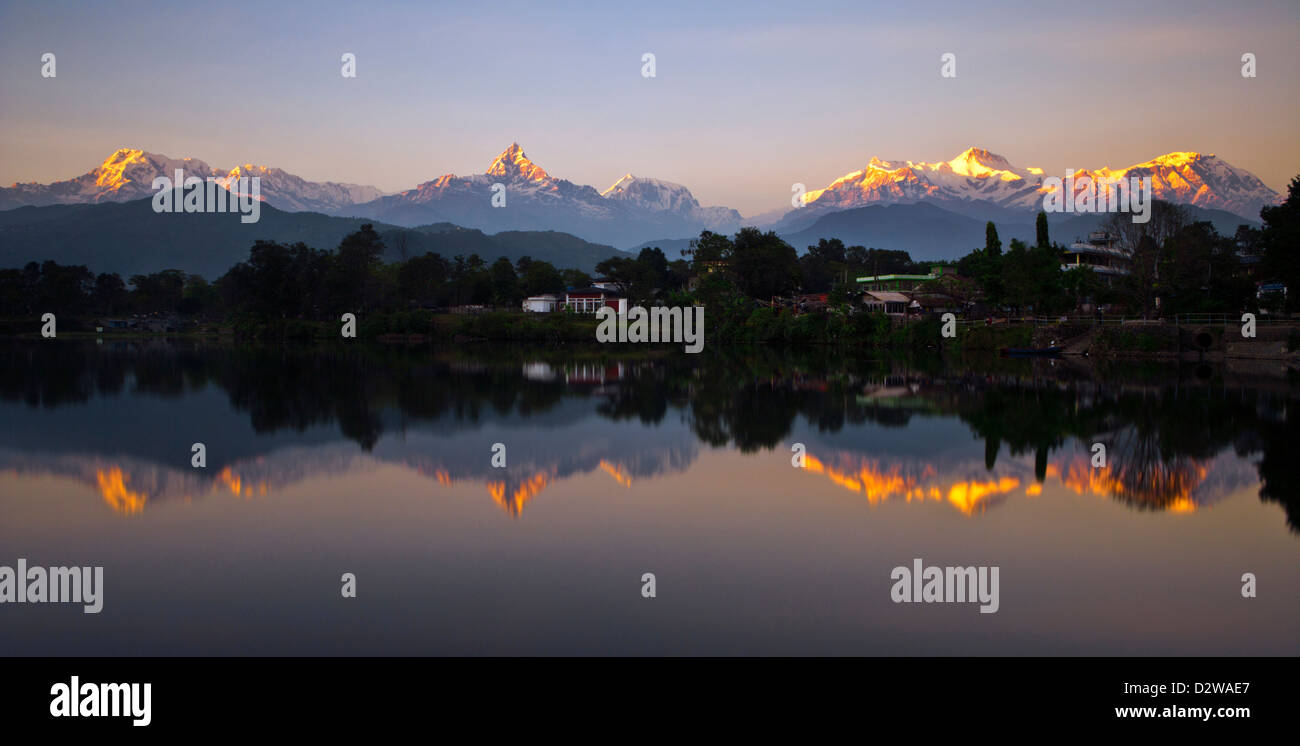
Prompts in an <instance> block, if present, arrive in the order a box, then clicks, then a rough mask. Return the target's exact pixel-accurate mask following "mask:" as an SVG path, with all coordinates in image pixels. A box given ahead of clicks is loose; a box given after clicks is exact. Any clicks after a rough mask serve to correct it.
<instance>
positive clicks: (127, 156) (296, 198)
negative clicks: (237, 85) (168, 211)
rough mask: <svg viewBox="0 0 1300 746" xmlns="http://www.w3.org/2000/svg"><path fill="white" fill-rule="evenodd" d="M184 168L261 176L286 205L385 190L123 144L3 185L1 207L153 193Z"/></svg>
mask: <svg viewBox="0 0 1300 746" xmlns="http://www.w3.org/2000/svg"><path fill="white" fill-rule="evenodd" d="M177 169H181V170H182V171H183V172H184V175H185V178H189V177H191V176H195V177H198V178H201V179H206V178H209V177H211V178H214V179H216V180H217V181H219V182H220V183H221V184H222V185H223V186H226V187H227V188H229V187H230V184H231V182H232V181H233V180H234V179H237V178H238V177H240V176H257V177H260V179H261V183H260V184H259V188H260V193H261V197H262V199H263V200H265V201H266V202H268V203H270V204H271V205H274V206H275V207H278V208H281V209H284V210H293V211H299V212H301V211H304V210H311V211H319V212H329V211H335V210H339V209H342V208H345V207H347V206H350V205H353V204H356V203H358V202H368V201H370V200H373V199H376V198H378V197H380V196H382V195H383V192H380V191H379V190H378V189H376V188H375V187H372V186H361V185H358V184H339V183H335V182H313V181H307V180H306V179H303V178H301V177H299V176H295V175H293V174H291V173H288V172H286V171H284V170H283V169H278V168H268V167H266V166H254V165H252V164H246V165H244V166H237V167H235V168H234V169H231V170H230V171H221V170H218V169H214V168H212V167H211V166H209V165H208V164H207V163H205V162H203V161H200V160H197V159H194V158H179V159H178V158H169V157H167V156H165V155H158V154H157V153H149V152H146V151H144V150H139V149H133V148H120V149H118V150H116V151H114V152H113V154H112V155H110V156H109V157H108V158H107V159H105V160H104V162H103V163H101V164H100V165H99V166H96V167H95V168H94V169H93V170H91V171H90V172H89V173H85V174H82V175H81V176H78V177H76V178H74V179H68V180H66V181H56V182H54V183H53V184H37V183H27V184H14V185H13V186H11V187H0V209H10V208H13V207H22V206H25V205H32V206H36V207H41V206H44V205H61V204H82V203H93V202H127V201H130V200H135V199H143V198H145V197H149V196H152V195H153V193H154V189H153V180H154V177H157V176H166V177H167V178H169V179H171V178H173V177H174V176H175V173H176V170H177Z"/></svg>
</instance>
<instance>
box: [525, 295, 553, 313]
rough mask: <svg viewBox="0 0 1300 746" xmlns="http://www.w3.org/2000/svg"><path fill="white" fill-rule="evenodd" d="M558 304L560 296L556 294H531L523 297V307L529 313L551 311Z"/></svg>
mask: <svg viewBox="0 0 1300 746" xmlns="http://www.w3.org/2000/svg"><path fill="white" fill-rule="evenodd" d="M559 305H560V298H559V296H556V295H533V296H530V297H528V298H524V302H523V307H524V310H525V311H528V312H530V313H551V312H552V311H554V310H555V309H556V308H558V307H559Z"/></svg>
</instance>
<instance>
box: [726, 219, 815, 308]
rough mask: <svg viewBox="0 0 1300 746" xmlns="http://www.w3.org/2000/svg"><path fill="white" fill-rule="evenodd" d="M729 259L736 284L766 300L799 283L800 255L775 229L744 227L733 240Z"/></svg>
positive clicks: (790, 290) (741, 289)
mask: <svg viewBox="0 0 1300 746" xmlns="http://www.w3.org/2000/svg"><path fill="white" fill-rule="evenodd" d="M729 261H730V266H729V269H730V271H731V274H732V276H733V277H734V278H735V281H736V285H737V287H739V288H740V291H741V292H743V293H744V294H745V295H748V296H749V297H751V298H756V299H759V300H767V299H768V298H770V297H774V296H780V295H787V294H789V293H791V292H793V291H795V290H797V289H798V287H799V282H800V279H801V278H800V271H799V257H798V255H797V254H796V252H795V250H794V247H793V246H791V245H790V244H788V243H786V242H785V241H784V240H782V239H781V237H780V236H778V235H776V233H775V232H774V231H768V232H766V233H763V232H761V231H759V230H758V229H757V228H741V229H740V231H739V232H737V233H736V236H735V239H734V240H733V242H732V249H731V257H730V260H729Z"/></svg>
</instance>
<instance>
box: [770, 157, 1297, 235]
mask: <svg viewBox="0 0 1300 746" xmlns="http://www.w3.org/2000/svg"><path fill="white" fill-rule="evenodd" d="M1073 172H1074V176H1075V179H1076V182H1077V181H1078V179H1081V178H1082V177H1085V176H1086V177H1089V178H1091V179H1094V180H1095V179H1098V178H1124V179H1128V178H1130V177H1148V178H1150V179H1151V184H1152V193H1153V195H1154V196H1155V198H1156V199H1161V200H1165V201H1167V202H1177V203H1182V204H1187V205H1193V206H1196V207H1200V208H1204V209H1211V210H1223V211H1226V212H1230V213H1234V214H1236V215H1239V216H1241V217H1244V218H1246V219H1247V220H1248V221H1252V222H1257V221H1258V219H1259V211H1260V209H1261V208H1263V207H1266V206H1269V205H1274V204H1277V202H1278V200H1279V195H1278V193H1277V192H1275V191H1274V190H1272V189H1270V188H1269V187H1268V186H1267V185H1265V184H1264V182H1262V181H1260V180H1259V178H1258V177H1256V176H1255V175H1254V174H1252V173H1250V172H1249V171H1246V170H1245V169H1241V168H1237V167H1236V166H1233V165H1232V164H1230V163H1228V162H1227V161H1224V160H1223V159H1221V158H1219V157H1217V156H1215V155H1213V154H1211V155H1203V154H1201V153H1188V152H1175V153H1167V154H1165V155H1162V156H1160V157H1158V158H1153V159H1152V160H1149V161H1146V162H1144V163H1138V164H1135V165H1132V166H1128V167H1126V168H1119V169H1111V168H1104V167H1103V168H1097V169H1087V168H1078V169H1073ZM1048 176H1049V175H1048V174H1044V172H1043V169H1041V168H1032V167H1030V168H1018V167H1016V166H1014V165H1012V164H1011V162H1010V161H1008V160H1007V159H1006V158H1005V157H1003V156H1001V155H998V154H996V153H991V152H989V151H987V150H984V149H982V148H968V149H967V150H965V151H963V152H962V153H960V154H958V155H957V156H956V157H955V158H953V159H952V160H949V161H940V162H937V163H925V162H914V161H883V160H880V159H879V158H872V159H871V161H870V162H869V163H868V164H867V165H866V166H865V167H863V168H861V169H858V170H856V171H852V172H850V173H848V174H845V175H844V176H841V177H840V178H838V179H836V180H835V181H833V182H831V183H830V184H829V185H828V186H826V187H825V188H823V189H815V190H812V191H809V192H807V193H806V194H805V195H804V199H803V205H802V207H800V208H797V209H795V210H791V211H790V212H788V213H786V214H785V216H783V217H782V218H781V219H780V220H779V221H777V223H776V224H775V226H774V228H775V229H776V230H777V231H778V232H781V233H786V232H794V231H798V230H800V229H802V228H804V227H807V226H809V225H811V224H812V223H813V222H814V221H816V220H817V218H819V217H821V216H823V215H826V214H828V213H832V212H836V211H840V210H848V209H853V208H858V207H867V206H871V205H894V204H915V203H917V202H929V203H931V204H935V205H938V206H939V207H943V208H944V209H946V210H949V211H951V212H956V213H959V214H962V215H967V216H970V217H973V218H977V219H981V220H994V221H997V220H1007V219H1008V218H1013V217H1014V216H1017V215H1019V216H1024V215H1030V216H1032V215H1033V214H1034V213H1036V212H1038V210H1040V209H1042V205H1043V196H1044V194H1046V193H1047V192H1049V191H1050V187H1048V186H1045V185H1044V179H1046V178H1048ZM1055 176H1056V177H1057V178H1061V179H1063V178H1065V176H1066V174H1064V173H1062V174H1055Z"/></svg>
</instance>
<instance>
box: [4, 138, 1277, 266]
mask: <svg viewBox="0 0 1300 746" xmlns="http://www.w3.org/2000/svg"><path fill="white" fill-rule="evenodd" d="M177 169H179V170H181V171H183V172H184V175H185V176H187V177H188V176H197V177H199V178H212V179H214V180H216V181H217V182H218V183H220V184H221V185H223V186H224V187H226V188H232V187H233V186H234V183H235V181H234V180H235V179H238V178H239V177H241V176H258V177H259V178H260V180H261V183H260V190H261V197H262V199H263V201H264V203H265V204H264V209H266V208H267V207H270V208H272V210H271V211H269V216H268V213H267V212H264V213H263V217H262V220H263V221H266V220H268V219H269V220H270V221H271V222H270V223H268V224H267V225H265V226H262V227H261V228H260V229H256V230H251V231H238V230H233V229H231V228H229V227H226V226H225V221H221V220H215V221H214V220H213V218H214V217H216V216H202V218H203V220H205V221H207V222H205V223H204V225H207V224H208V223H211V224H212V226H221V227H218V228H215V231H216V232H215V233H214V234H212V235H206V234H205V235H198V234H199V231H188V230H185V229H179V232H176V231H174V230H173V227H175V226H173V225H172V224H171V223H167V222H166V221H165V219H166V218H169V217H171V216H152V215H151V214H150V213H149V212H147V211H146V210H144V209H138V208H135V209H132V208H128V209H125V210H117V211H114V210H99V211H95V210H91V211H85V210H76V209H69V208H74V207H77V206H82V207H86V206H96V207H108V206H110V205H115V204H117V205H120V203H131V202H132V201H138V200H144V199H145V198H147V197H150V196H152V194H153V189H152V183H153V179H154V177H156V176H167V177H172V176H173V174H174V172H175V171H176V170H177ZM1076 174H1077V175H1078V176H1091V177H1093V178H1098V177H1110V178H1116V177H1121V178H1122V177H1130V176H1145V177H1150V178H1151V179H1152V183H1153V191H1154V195H1155V197H1156V198H1158V199H1164V200H1168V201H1171V202H1178V203H1182V204H1186V205H1189V206H1191V208H1192V209H1193V210H1194V212H1195V215H1196V216H1197V217H1198V219H1208V220H1212V221H1213V222H1214V223H1215V225H1216V227H1218V228H1219V230H1220V232H1225V233H1231V232H1232V231H1233V230H1235V226H1236V225H1237V224H1240V223H1257V222H1258V214H1259V210H1260V208H1262V207H1264V206H1267V205H1272V204H1276V203H1278V201H1279V200H1280V196H1279V195H1278V193H1277V192H1275V191H1274V190H1272V189H1270V188H1269V187H1268V186H1266V185H1265V184H1264V183H1263V182H1261V181H1260V180H1259V179H1258V178H1257V177H1255V176H1254V175H1253V174H1251V173H1250V172H1248V171H1246V170H1244V169H1240V168H1237V167H1235V166H1233V165H1231V164H1229V163H1227V162H1226V161H1224V160H1223V159H1221V158H1218V157H1217V156H1215V155H1212V154H1211V155H1205V154H1200V153H1194V152H1173V153H1168V154H1165V155H1162V156H1159V157H1157V158H1154V159H1151V160H1149V161H1145V162H1143V163H1138V164H1135V165H1132V166H1128V167H1125V168H1119V169H1111V168H1104V167H1103V168H1095V169H1082V168H1081V169H1077V170H1076ZM1047 176H1048V175H1047V174H1045V173H1044V171H1043V169H1040V168H1032V167H1029V168H1021V167H1018V166H1016V165H1014V164H1012V163H1011V162H1010V161H1009V160H1008V159H1007V158H1005V157H1004V156H1001V155H998V154H996V153H992V152H990V151H988V150H986V149H982V148H968V149H967V150H965V151H963V152H962V153H960V154H958V155H957V156H956V157H954V158H953V159H951V160H948V161H938V162H924V161H902V160H889V161H886V160H881V159H879V158H872V159H870V161H869V162H868V163H867V165H866V166H865V167H863V168H860V169H857V170H854V171H851V172H849V173H847V174H845V175H844V176H842V177H840V178H838V179H835V180H834V181H832V182H831V183H830V184H828V185H827V186H825V187H823V188H821V189H815V190H812V191H809V192H807V193H806V194H805V195H804V197H803V202H802V206H800V207H799V208H796V209H788V210H772V211H767V212H765V213H762V214H760V215H755V216H752V217H751V218H749V219H745V218H742V217H741V215H740V213H739V212H737V211H736V210H733V209H730V208H726V207H706V206H702V205H701V204H700V203H699V201H698V200H697V199H696V198H695V196H694V195H693V194H692V193H691V191H690V190H689V189H688V188H687V187H685V186H682V185H681V184H676V183H673V182H670V181H665V180H662V179H655V178H644V177H637V176H633V175H632V174H627V175H625V176H623V177H622V178H620V179H619V180H618V181H616V182H615V183H614V184H613V185H611V186H610V187H609V188H607V189H605V190H604V191H597V190H596V189H595V188H594V187H591V186H586V185H580V184H576V183H574V182H571V181H568V180H565V179H560V178H556V177H553V176H551V175H550V174H549V173H548V172H547V171H546V170H545V169H544V168H542V167H541V166H540V165H538V164H536V163H534V162H533V161H531V160H530V159H529V158H528V157H527V155H526V154H525V153H524V150H523V148H522V147H520V146H519V144H518V143H513V144H511V145H510V147H508V148H506V149H505V150H504V151H503V152H502V153H501V154H500V155H498V156H497V157H496V158H495V159H494V160H493V161H492V162H491V164H490V165H489V166H488V168H487V170H486V171H485V172H484V173H482V174H472V175H469V176H457V175H455V174H444V175H442V176H439V177H438V178H436V179H433V180H431V181H427V182H424V183H422V184H420V185H418V186H416V187H414V188H412V189H408V190H405V191H401V192H397V193H392V194H385V193H384V192H382V191H381V190H379V189H377V188H376V187H373V186H364V185H359V184H352V183H344V182H313V181H309V180H307V179H303V178H302V177H299V176H296V175H294V174H291V173H288V172H286V171H284V170H283V169H279V168H273V167H269V166H260V165H253V164H244V165H239V166H235V167H234V168H230V169H215V168H212V167H211V166H209V165H208V164H207V163H205V162H203V161H200V160H197V159H193V158H185V159H174V158H170V157H167V156H163V155H158V154H155V153H149V152H146V151H144V150H140V149H131V148H123V149H119V150H117V151H115V152H114V153H112V154H111V155H110V156H109V157H108V158H107V159H106V160H105V161H104V162H103V163H101V164H100V165H99V166H97V167H95V168H94V169H92V170H91V171H89V172H87V173H86V174H83V175H81V176H78V177H76V178H73V179H69V180H66V181H58V182H54V183H52V184H35V183H25V184H14V185H13V186H11V187H6V188H0V211H3V212H0V260H3V261H4V262H6V263H7V266H13V264H12V263H13V262H15V261H18V260H20V259H22V260H25V259H45V258H55V259H56V260H58V261H63V259H57V257H60V256H62V257H65V258H67V257H70V256H76V255H82V254H84V255H85V256H84V258H83V260H82V261H79V262H77V263H85V264H87V265H88V266H92V267H98V268H102V269H101V271H103V270H105V269H106V270H111V271H120V272H135V271H156V270H157V269H163V268H168V267H172V266H175V267H176V268H186V269H187V271H195V272H199V273H200V274H211V273H213V272H216V273H217V274H220V272H223V271H224V270H225V269H227V268H228V267H229V264H225V265H224V266H222V263H223V262H226V261H227V260H229V259H231V258H234V259H235V260H236V261H237V260H239V259H242V258H243V257H244V256H246V252H247V249H248V247H249V246H250V245H251V243H252V241H251V240H250V236H252V237H255V238H270V239H273V240H290V241H296V240H304V241H307V242H308V243H312V241H317V242H318V243H314V244H313V245H316V246H318V247H320V248H327V247H331V246H333V245H336V244H337V239H338V238H341V237H342V236H343V235H345V234H346V233H347V232H349V231H351V230H354V229H355V227H356V226H358V225H360V224H361V223H363V222H374V223H376V224H378V225H377V229H380V230H381V232H384V231H388V232H392V233H393V235H394V236H397V235H401V234H399V233H396V231H399V230H400V229H402V228H407V229H410V230H411V231H413V232H414V234H418V235H415V236H414V237H412V236H409V235H408V237H407V239H405V243H406V245H408V246H409V247H412V248H418V249H419V250H418V251H417V252H416V253H422V252H423V251H424V250H432V251H437V252H438V253H441V254H443V255H444V256H452V255H454V254H455V253H470V251H479V250H482V251H479V253H480V256H482V257H483V258H484V259H486V260H488V261H491V260H492V259H494V258H495V256H493V255H491V254H485V253H482V252H483V251H487V252H490V251H496V250H506V249H502V248H501V246H498V245H497V244H500V243H502V242H504V244H506V245H507V246H508V248H509V252H510V253H509V254H508V255H509V256H511V257H513V258H518V256H519V255H522V253H526V254H529V255H531V256H534V258H538V259H546V260H547V261H552V262H553V263H555V264H557V265H558V266H570V267H577V268H582V269H590V268H591V267H592V266H593V265H594V263H595V262H596V261H599V259H603V258H605V257H606V256H612V255H614V250H613V248H612V247H614V246H620V247H633V248H634V249H635V248H639V247H641V246H647V245H653V246H659V247H661V248H663V249H664V250H665V252H666V253H667V254H668V256H669V257H670V258H675V257H676V256H678V252H677V250H676V249H679V248H683V247H685V246H686V244H687V243H688V241H689V239H690V238H691V237H693V236H697V235H698V234H699V232H700V231H701V230H705V229H707V230H712V231H715V232H720V233H730V232H733V231H734V230H736V229H738V228H739V227H741V226H742V225H759V226H760V227H764V228H770V229H772V230H775V231H776V232H777V233H779V234H781V235H782V236H783V237H785V238H786V239H787V240H789V241H790V242H791V243H792V244H793V245H794V246H796V248H799V249H800V250H802V249H803V247H805V246H807V245H810V244H815V243H816V242H817V239H819V238H832V237H837V238H840V239H841V240H843V241H844V242H845V243H846V244H850V245H853V244H860V245H864V246H873V247H876V248H886V249H902V250H906V251H909V252H911V253H912V255H913V256H914V257H915V258H917V259H949V258H955V257H957V256H961V255H963V254H965V253H966V252H967V251H969V250H970V249H971V248H973V247H975V246H979V245H982V243H983V225H984V223H985V222H986V221H993V222H995V223H996V224H997V225H998V226H999V230H1000V233H1001V234H1002V237H1003V240H1004V241H1006V240H1009V239H1010V238H1016V237H1018V238H1024V239H1028V238H1032V235H1033V230H1032V225H1033V219H1034V216H1035V214H1036V212H1037V211H1038V209H1040V208H1041V205H1042V198H1043V195H1044V193H1045V191H1046V190H1047V189H1048V187H1045V186H1044V179H1045V178H1047ZM1057 176H1060V177H1063V176H1064V174H1059V175H1057ZM736 178H743V175H740V174H737V175H736ZM494 197H497V198H498V199H497V200H496V204H501V202H502V201H504V205H503V206H494ZM146 206H147V203H146ZM17 208H23V209H17ZM33 210H35V212H32V211H33ZM317 213H319V214H317ZM191 217H194V216H191ZM1103 217H1104V216H1101V215H1086V214H1085V215H1074V214H1049V220H1050V221H1051V223H1052V225H1053V237H1054V238H1057V240H1061V241H1069V240H1070V239H1072V238H1073V237H1075V236H1081V235H1085V234H1086V233H1087V232H1088V230H1090V229H1091V228H1093V227H1095V226H1096V225H1097V224H1098V223H1099V222H1100V220H1101V219H1102V218H1103ZM160 219H161V220H163V222H162V223H155V222H154V221H155V220H160ZM130 222H137V223H139V224H138V225H127V223H130ZM187 224H188V223H187V221H181V223H180V224H179V225H187ZM157 225H163V226H164V227H163V228H162V229H161V230H156V226H157ZM430 226H442V227H441V228H438V229H434V230H431V229H430ZM448 226H450V227H448ZM453 228H454V229H455V231H453V230H451V229H453ZM97 231H104V232H102V233H100V232H97ZM456 231H467V232H465V233H463V234H461V233H457V232H456ZM542 233H546V234H547V236H548V238H546V239H545V240H544V239H543V237H542ZM491 234H495V235H497V236H501V235H503V234H508V236H507V238H505V239H492V235H491ZM520 234H527V235H528V237H529V240H534V241H536V242H537V250H536V251H527V250H522V249H520V247H518V246H516V245H514V242H516V241H518V240H522V236H521V235H520ZM565 234H569V235H567V237H565V238H563V239H560V238H558V237H559V236H564V235H565ZM430 236H439V238H438V239H437V240H433V239H430V238H429V237H430ZM467 236H481V237H482V239H479V238H475V239H473V240H462V239H466V237H467ZM74 239H75V240H76V241H78V242H80V244H79V245H78V246H72V245H68V244H66V243H65V242H66V241H70V240H74ZM453 239H454V240H453ZM488 239H492V240H488ZM221 240H229V241H235V242H237V245H233V246H225V245H221V246H218V245H217V244H218V243H219V242H220V241H221ZM187 241H188V242H194V241H198V242H200V243H203V244H204V246H205V248H204V253H205V255H204V256H202V257H195V258H194V260H193V261H189V260H188V259H187V260H186V261H184V262H178V263H177V264H175V265H164V266H154V262H155V260H156V261H163V260H164V256H165V255H166V254H167V253H170V254H172V255H175V254H176V251H175V249H174V246H175V245H182V244H185V243H186V242H187ZM106 242H107V244H106ZM169 242H170V243H169ZM97 245H98V246H99V247H100V249H104V250H105V253H104V256H101V257H97V256H94V252H95V251H96V250H97V249H96V248H95V247H96V246H97ZM562 245H567V246H568V247H569V248H570V249H572V250H573V252H574V253H573V254H572V255H568V254H565V253H564V250H563V249H561V248H560V247H561V246H562ZM468 246H472V247H473V248H472V249H471V250H466V251H461V250H460V249H462V248H465V247H468ZM108 248H111V249H113V250H112V251H108V250H107V249H108ZM119 250H121V251H125V252H127V254H131V252H134V254H135V255H134V256H132V255H123V254H121V253H120V251H119ZM606 250H608V252H609V253H607V254H605V256H595V255H596V254H597V253H598V252H600V251H606ZM192 251H194V250H193V249H189V250H187V251H186V252H185V253H186V254H188V253H191V252H192ZM521 251H522V253H520V252H521ZM40 252H45V253H40ZM87 252H89V253H87ZM449 252H450V253H449ZM501 255H507V254H501ZM143 257H152V258H151V259H149V260H148V261H145V260H144V259H143ZM593 257H595V258H593ZM231 263H233V262H231ZM182 265H184V266H182ZM128 267H130V269H128ZM199 268H201V269H199Z"/></svg>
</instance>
